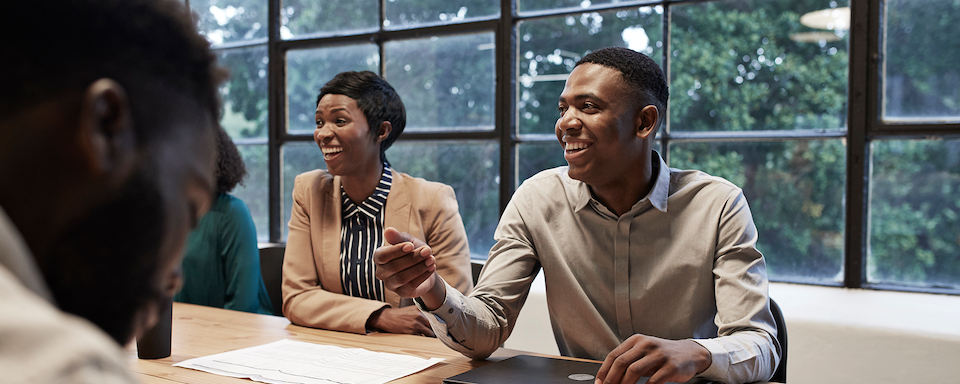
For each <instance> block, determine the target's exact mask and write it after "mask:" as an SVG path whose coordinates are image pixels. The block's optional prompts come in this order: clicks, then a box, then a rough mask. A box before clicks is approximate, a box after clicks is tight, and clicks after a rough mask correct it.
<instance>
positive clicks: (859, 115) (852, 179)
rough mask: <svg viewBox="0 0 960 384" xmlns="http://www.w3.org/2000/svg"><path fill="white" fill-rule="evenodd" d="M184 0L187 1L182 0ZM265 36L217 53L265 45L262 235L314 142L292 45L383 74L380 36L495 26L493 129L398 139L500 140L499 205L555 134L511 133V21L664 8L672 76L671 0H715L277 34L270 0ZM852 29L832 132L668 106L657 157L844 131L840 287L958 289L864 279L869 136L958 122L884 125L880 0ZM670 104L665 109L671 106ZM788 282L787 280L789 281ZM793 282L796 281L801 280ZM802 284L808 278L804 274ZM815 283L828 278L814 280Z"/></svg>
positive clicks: (276, 218)
mask: <svg viewBox="0 0 960 384" xmlns="http://www.w3.org/2000/svg"><path fill="white" fill-rule="evenodd" d="M185 1H187V4H188V5H189V0H185ZM267 1H268V2H269V7H268V17H269V20H268V23H267V24H268V38H267V39H259V40H252V41H246V42H240V43H229V44H221V45H216V46H214V47H213V48H214V49H215V50H216V51H227V50H234V49H238V48H249V47H258V46H259V47H262V46H266V47H267V51H268V59H269V64H268V92H269V95H268V102H269V111H268V113H269V120H268V121H269V127H268V135H267V138H266V139H242V140H237V143H238V145H263V144H266V145H268V157H269V159H268V164H269V165H268V167H269V183H270V185H269V240H270V241H271V242H281V241H282V225H283V223H282V218H283V212H281V209H282V203H283V199H282V197H281V180H283V178H282V175H281V172H282V164H281V148H282V147H283V145H285V144H288V143H295V142H306V141H313V137H312V136H311V135H309V134H302V133H297V134H292V133H289V132H288V131H287V121H286V119H287V114H286V108H287V104H286V103H287V100H286V86H287V84H286V53H287V51H289V50H294V49H305V48H319V47H329V46H337V45H346V44H357V43H370V42H373V43H375V44H377V45H378V47H379V49H380V74H381V75H382V74H384V73H385V69H386V68H385V63H386V58H385V55H384V43H385V42H387V41H391V40H403V39H410V38H417V37H429V36H442V35H456V34H465V33H478V32H493V33H494V35H495V43H496V48H495V61H496V63H495V67H496V85H495V97H496V104H495V105H496V112H495V127H494V129H493V130H468V131H463V130H456V131H454V130H444V131H431V132H405V133H404V134H403V135H402V136H401V137H400V138H399V139H398V140H402V141H439V140H481V141H487V142H497V143H498V144H499V147H500V169H499V172H500V190H499V195H500V196H499V203H500V212H501V213H502V212H503V209H504V208H505V207H506V205H507V202H508V201H509V200H510V196H511V195H512V194H513V192H514V189H515V188H516V186H517V184H518V180H516V175H517V159H516V157H517V148H518V145H519V144H521V143H545V142H555V141H556V138H555V137H554V136H553V135H544V134H522V135H521V134H518V133H517V114H518V112H517V107H516V99H517V92H518V91H517V72H518V70H517V68H518V61H517V52H518V46H517V25H518V23H520V22H522V21H525V20H536V19H544V18H554V17H562V16H568V15H579V14H582V13H585V12H600V11H617V10H627V9H634V8H636V7H639V6H657V5H659V6H662V7H663V11H664V12H663V49H662V52H663V53H662V58H661V63H662V65H663V67H664V69H665V74H666V75H667V78H668V79H670V78H671V77H670V64H671V55H669V52H671V49H670V24H671V23H670V7H671V6H672V5H676V4H689V3H702V2H709V1H715V0H661V1H649V0H648V1H624V2H617V3H615V4H600V5H596V6H591V7H588V8H565V9H556V10H541V11H535V12H523V13H518V12H517V4H516V2H517V0H500V14H499V15H498V16H490V17H484V18H479V19H473V20H471V21H467V22H463V23H458V24H446V25H425V26H417V27H412V28H390V29H387V28H384V26H383V25H384V23H383V21H384V20H385V18H386V16H385V11H384V9H385V2H386V0H381V1H380V10H379V19H380V23H379V28H378V30H376V31H374V32H364V33H357V34H352V35H330V36H320V37H306V38H294V39H282V38H281V37H280V27H281V26H280V7H281V0H267ZM849 1H850V9H851V23H850V25H851V27H850V35H849V68H848V100H847V101H848V112H847V127H846V131H842V130H840V131H837V130H790V131H745V132H671V130H670V117H669V111H668V113H667V118H666V120H665V125H664V128H663V129H661V130H660V132H659V133H658V139H659V140H660V141H661V148H662V155H663V156H664V158H665V160H666V161H667V162H669V160H670V145H671V144H673V143H691V142H747V141H799V140H830V139H840V138H843V139H846V141H847V146H846V148H847V153H846V155H847V165H846V175H847V176H846V195H845V201H846V203H845V208H844V209H845V222H844V232H845V236H844V240H845V242H844V263H843V266H844V278H843V282H842V284H835V285H836V286H843V287H847V288H869V289H885V290H900V291H920V292H930V293H948V294H960V290H953V289H939V288H917V287H910V286H901V285H890V284H870V283H868V282H867V281H866V262H865V260H866V254H867V236H868V235H867V232H868V229H867V225H868V224H867V215H868V202H869V199H868V192H869V188H868V187H869V185H868V182H869V158H870V153H869V148H870V142H871V141H872V140H880V139H916V138H939V139H943V138H958V137H960V124H957V123H929V124H928V123H923V124H917V123H904V124H897V123H889V122H884V121H883V120H882V119H881V118H880V115H879V112H880V108H879V106H880V102H881V101H882V97H881V95H880V92H882V88H881V87H880V80H881V79H880V71H881V66H882V62H883V57H882V55H883V52H882V41H881V40H882V36H883V31H882V28H883V24H882V20H883V18H882V15H883V10H884V7H885V2H884V0H849ZM668 108H669V107H668ZM787 282H793V281H787ZM798 282H799V281H798ZM804 283H806V282H804ZM821 284H822V285H830V284H828V283H821Z"/></svg>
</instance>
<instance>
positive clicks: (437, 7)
mask: <svg viewBox="0 0 960 384" xmlns="http://www.w3.org/2000/svg"><path fill="white" fill-rule="evenodd" d="M385 5H386V7H387V8H386V13H387V18H386V20H384V21H383V26H384V27H386V28H390V29H395V28H411V27H420V26H424V25H440V24H453V23H463V22H467V21H471V20H475V19H477V18H481V17H489V16H498V15H500V2H499V1H491V0H460V1H454V2H451V1H448V0H421V1H403V0H387V1H386V3H385Z"/></svg>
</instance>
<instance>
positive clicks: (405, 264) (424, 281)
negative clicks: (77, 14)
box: [373, 227, 446, 309]
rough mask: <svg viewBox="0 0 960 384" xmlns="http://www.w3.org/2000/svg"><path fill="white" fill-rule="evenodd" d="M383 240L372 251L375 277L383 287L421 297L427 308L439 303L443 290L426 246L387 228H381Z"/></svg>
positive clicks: (433, 260) (403, 295) (435, 306)
mask: <svg viewBox="0 0 960 384" xmlns="http://www.w3.org/2000/svg"><path fill="white" fill-rule="evenodd" d="M383 239H384V242H386V244H385V245H384V246H382V247H380V248H377V250H376V251H374V252H373V263H374V264H375V265H376V267H377V271H376V276H377V279H379V280H381V281H383V286H384V287H386V288H387V289H389V290H391V291H394V292H396V293H397V294H398V295H400V297H407V298H415V297H421V296H423V298H422V299H423V301H424V303H425V304H427V305H428V306H430V308H428V309H434V308H437V307H439V306H440V305H442V304H443V299H444V295H445V294H446V292H445V291H444V289H443V288H444V287H443V284H442V283H440V284H438V281H440V278H439V276H438V275H437V273H436V271H437V261H436V259H435V258H434V257H433V251H432V250H431V249H430V246H428V245H427V244H426V243H424V242H423V241H422V240H420V239H417V238H416V237H413V236H411V235H410V234H409V233H402V232H399V231H397V230H396V229H394V228H389V227H388V228H387V229H386V230H384V231H383ZM438 295H439V296H438Z"/></svg>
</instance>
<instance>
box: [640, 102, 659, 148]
mask: <svg viewBox="0 0 960 384" xmlns="http://www.w3.org/2000/svg"><path fill="white" fill-rule="evenodd" d="M634 126H635V127H637V137H639V138H641V139H646V138H647V137H648V136H650V135H652V134H655V133H656V132H657V127H659V126H660V112H659V111H658V110H657V107H656V106H654V105H653V104H650V105H647V106H646V107H643V108H641V109H640V110H639V111H637V116H636V119H635V121H634Z"/></svg>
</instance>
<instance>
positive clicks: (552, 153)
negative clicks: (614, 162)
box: [516, 140, 660, 185]
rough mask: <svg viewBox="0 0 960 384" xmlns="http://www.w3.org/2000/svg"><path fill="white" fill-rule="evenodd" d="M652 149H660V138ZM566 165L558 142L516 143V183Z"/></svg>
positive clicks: (518, 183)
mask: <svg viewBox="0 0 960 384" xmlns="http://www.w3.org/2000/svg"><path fill="white" fill-rule="evenodd" d="M653 150H655V151H659V150H660V140H656V141H654V144H653ZM565 165H567V161H566V160H564V158H563V149H562V147H561V146H560V144H559V143H554V142H539V143H523V144H520V145H517V184H516V185H520V183H522V182H523V181H524V180H526V179H529V178H530V176H533V175H536V174H537V173H538V172H540V171H543V170H546V169H550V168H556V167H561V166H565Z"/></svg>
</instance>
